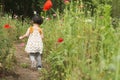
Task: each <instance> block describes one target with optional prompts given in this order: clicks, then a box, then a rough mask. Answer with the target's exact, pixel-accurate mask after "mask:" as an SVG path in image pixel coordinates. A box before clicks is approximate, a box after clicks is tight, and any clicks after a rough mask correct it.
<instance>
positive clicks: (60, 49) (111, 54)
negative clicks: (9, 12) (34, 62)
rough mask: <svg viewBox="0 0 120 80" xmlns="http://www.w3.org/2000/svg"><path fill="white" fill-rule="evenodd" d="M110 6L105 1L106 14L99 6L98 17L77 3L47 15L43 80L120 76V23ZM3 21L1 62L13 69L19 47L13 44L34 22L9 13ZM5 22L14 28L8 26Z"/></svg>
mask: <svg viewBox="0 0 120 80" xmlns="http://www.w3.org/2000/svg"><path fill="white" fill-rule="evenodd" d="M110 10H111V7H110V6H109V5H105V6H104V14H103V15H102V16H101V15H99V9H98V11H97V13H96V15H95V16H94V17H89V16H88V17H86V16H85V15H84V12H83V11H82V10H80V9H79V8H77V5H76V6H73V5H70V6H69V9H67V7H66V9H65V10H64V13H63V14H60V13H59V12H56V14H57V16H56V17H52V16H51V17H50V19H46V16H45V19H44V23H43V24H42V25H41V27H42V28H43V31H44V53H43V57H44V62H45V63H46V65H47V66H48V68H47V69H43V70H42V73H43V76H42V77H41V79H40V80H119V79H120V76H119V74H120V53H119V52H120V49H119V47H120V45H119V44H120V41H119V40H120V28H119V27H120V26H119V25H120V24H118V27H117V28H116V29H114V26H112V18H111V17H110ZM0 21H1V23H0V26H1V30H0V37H3V38H0V43H1V45H0V53H2V54H0V60H1V61H0V64H1V65H7V66H8V67H6V68H7V69H9V68H10V69H11V68H12V66H11V67H10V65H14V64H12V62H13V61H12V60H13V58H11V55H14V50H15V49H14V47H11V46H13V44H14V42H15V41H17V42H19V40H18V37H19V36H20V35H21V34H24V33H25V31H26V29H27V28H28V27H30V24H29V23H27V22H29V21H27V20H26V21H27V22H24V23H23V25H22V23H21V22H20V21H19V20H16V19H11V18H8V16H5V17H3V18H1V19H0ZM5 24H9V25H10V26H11V28H9V29H5V28H4V25H5ZM59 39H62V40H61V41H59ZM25 41H26V40H23V42H25ZM11 51H13V52H11ZM8 53H9V54H8ZM6 55H7V56H6ZM12 57H13V56H12ZM4 59H5V60H4ZM4 61H6V63H4Z"/></svg>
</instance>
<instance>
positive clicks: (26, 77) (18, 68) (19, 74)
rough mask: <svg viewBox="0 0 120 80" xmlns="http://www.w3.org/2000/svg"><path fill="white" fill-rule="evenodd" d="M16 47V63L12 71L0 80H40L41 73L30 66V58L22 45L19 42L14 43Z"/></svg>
mask: <svg viewBox="0 0 120 80" xmlns="http://www.w3.org/2000/svg"><path fill="white" fill-rule="evenodd" d="M15 47H16V53H15V56H16V65H15V69H14V70H15V71H14V73H11V75H9V76H6V77H5V78H4V79H3V78H0V80H40V79H39V78H40V76H41V73H40V71H38V70H33V69H31V68H30V60H29V56H28V54H27V53H25V51H24V47H22V46H20V44H15Z"/></svg>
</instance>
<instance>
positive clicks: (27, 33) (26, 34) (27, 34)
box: [19, 28, 30, 39]
mask: <svg viewBox="0 0 120 80" xmlns="http://www.w3.org/2000/svg"><path fill="white" fill-rule="evenodd" d="M29 30H30V29H29V28H28V30H27V31H26V33H25V34H24V35H23V36H20V37H19V39H23V38H25V37H27V36H29V34H30V32H29Z"/></svg>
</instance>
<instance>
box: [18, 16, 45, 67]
mask: <svg viewBox="0 0 120 80" xmlns="http://www.w3.org/2000/svg"><path fill="white" fill-rule="evenodd" d="M32 21H33V26H32V27H29V28H28V30H27V32H26V34H24V35H23V36H20V37H19V39H23V38H25V37H29V38H28V41H27V44H26V47H25V51H26V52H27V53H29V56H30V60H31V67H32V68H36V67H37V68H38V69H41V67H42V62H41V54H42V51H43V42H42V39H43V32H42V29H41V28H40V27H39V26H40V25H41V24H42V23H43V18H42V17H39V16H34V17H33V18H32Z"/></svg>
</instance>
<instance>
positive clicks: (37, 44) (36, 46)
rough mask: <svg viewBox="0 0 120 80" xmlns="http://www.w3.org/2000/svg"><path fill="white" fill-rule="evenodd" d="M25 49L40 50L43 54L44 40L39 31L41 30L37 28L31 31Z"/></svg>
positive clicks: (28, 51) (30, 50) (32, 51)
mask: <svg viewBox="0 0 120 80" xmlns="http://www.w3.org/2000/svg"><path fill="white" fill-rule="evenodd" d="M25 51H26V52H27V53H36V52H39V53H40V54H42V51H43V42H42V38H41V35H40V33H39V30H37V29H36V30H33V32H32V33H30V35H29V38H28V41H27V44H26V47H25Z"/></svg>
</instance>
